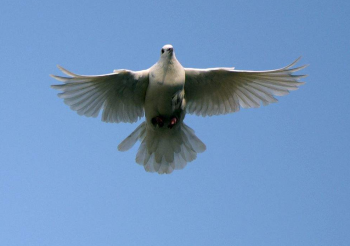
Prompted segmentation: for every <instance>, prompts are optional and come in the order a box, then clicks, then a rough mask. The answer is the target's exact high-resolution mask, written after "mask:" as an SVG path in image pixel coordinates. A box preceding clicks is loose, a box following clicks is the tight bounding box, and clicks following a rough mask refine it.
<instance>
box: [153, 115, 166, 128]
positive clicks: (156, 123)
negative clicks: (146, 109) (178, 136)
mask: <svg viewBox="0 0 350 246" xmlns="http://www.w3.org/2000/svg"><path fill="white" fill-rule="evenodd" d="M151 122H152V124H153V125H154V126H155V127H163V126H164V119H163V117H161V116H156V117H154V118H152V120H151Z"/></svg>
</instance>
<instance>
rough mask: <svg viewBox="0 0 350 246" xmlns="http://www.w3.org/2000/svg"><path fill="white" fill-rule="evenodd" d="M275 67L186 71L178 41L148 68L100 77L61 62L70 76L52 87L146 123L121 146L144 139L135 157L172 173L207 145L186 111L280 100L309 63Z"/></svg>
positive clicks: (91, 106) (94, 108)
mask: <svg viewBox="0 0 350 246" xmlns="http://www.w3.org/2000/svg"><path fill="white" fill-rule="evenodd" d="M298 60H299V59H297V60H296V61H295V62H293V63H292V64H290V65H288V66H286V67H284V68H281V69H276V70H268V71H241V70H235V69H234V68H210V69H194V68H183V67H182V66H181V64H180V63H179V62H178V60H177V59H176V57H175V53H174V50H173V47H172V46H171V45H165V46H163V48H162V50H161V56H160V59H159V61H158V62H157V63H156V64H155V65H153V66H152V67H151V68H149V69H147V70H142V71H130V70H114V72H113V73H110V74H105V75H97V76H86V75H78V74H74V73H72V72H69V71H68V70H66V69H64V68H62V67H60V66H59V67H58V68H59V69H60V70H61V71H62V72H63V73H65V74H66V75H68V76H69V77H61V76H56V75H52V77H54V78H55V79H57V80H60V81H62V82H64V84H61V85H52V88H54V89H58V90H61V91H62V93H60V94H58V96H59V97H60V98H63V99H64V102H65V103H66V104H67V105H69V106H70V108H71V109H72V110H75V111H77V113H78V114H80V115H85V116H87V117H97V116H98V115H99V112H100V111H101V110H102V121H105V122H116V123H118V122H136V121H137V120H139V119H140V118H142V117H143V116H144V115H145V116H146V120H145V121H144V122H143V123H142V124H141V125H139V126H138V127H137V128H136V129H135V131H134V132H132V133H131V134H130V135H129V136H128V137H127V138H126V139H125V140H124V141H123V142H122V143H121V144H120V145H119V146H118V149H119V150H120V151H126V150H128V149H130V148H131V147H132V146H133V145H134V144H135V143H136V142H137V141H140V142H141V145H140V147H139V150H138V153H137V156H136V162H137V163H139V164H141V165H143V166H144V168H145V170H146V171H149V172H158V173H171V172H172V171H173V170H175V169H182V168H184V167H185V166H186V164H187V162H191V161H193V160H194V159H196V157H197V153H201V152H203V151H205V149H206V147H205V145H204V143H202V141H201V140H199V139H198V138H197V137H196V135H195V133H194V131H193V130H192V129H191V128H190V127H188V126H187V125H186V124H185V123H184V122H183V120H184V118H185V114H186V113H190V114H196V115H201V116H211V115H219V114H227V113H232V112H236V111H238V110H239V109H240V107H243V108H252V107H259V106H260V105H261V103H262V104H263V105H268V104H270V103H273V102H277V99H276V98H275V97H274V96H284V95H286V94H288V93H289V91H292V90H296V89H298V86H300V85H302V84H303V83H302V82H299V79H300V78H302V77H305V76H306V75H293V73H294V72H296V71H299V70H301V69H303V68H305V67H306V66H301V67H297V68H293V66H294V65H295V64H296V63H297V62H298Z"/></svg>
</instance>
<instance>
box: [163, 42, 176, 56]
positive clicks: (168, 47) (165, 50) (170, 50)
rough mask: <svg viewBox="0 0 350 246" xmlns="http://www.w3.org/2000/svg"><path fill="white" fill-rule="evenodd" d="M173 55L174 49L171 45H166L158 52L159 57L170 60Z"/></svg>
mask: <svg viewBox="0 0 350 246" xmlns="http://www.w3.org/2000/svg"><path fill="white" fill-rule="evenodd" d="M173 54H174V48H173V46H172V45H171V44H166V45H164V46H163V47H162V49H161V50H160V57H164V58H167V57H169V58H171V57H172V56H173Z"/></svg>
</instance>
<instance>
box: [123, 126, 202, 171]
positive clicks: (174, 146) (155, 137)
mask: <svg viewBox="0 0 350 246" xmlns="http://www.w3.org/2000/svg"><path fill="white" fill-rule="evenodd" d="M180 124H181V125H179V127H178V128H176V129H175V128H173V129H168V128H167V129H159V130H154V129H153V128H152V129H147V125H146V122H143V123H142V124H141V125H140V126H138V127H137V128H136V129H135V131H134V132H132V133H131V134H130V135H129V136H128V137H127V138H126V139H125V140H124V141H123V142H122V143H121V144H120V145H119V146H118V149H119V150H120V151H126V150H128V149H130V148H131V147H132V146H133V145H134V144H135V143H136V141H137V140H139V141H141V145H140V147H139V150H138V152H137V155H136V162H137V163H138V164H140V165H143V166H144V168H145V170H146V171H147V172H158V173H159V174H163V173H171V172H172V171H174V170H178V169H183V168H184V167H185V166H186V164H187V162H191V161H193V160H194V159H196V158H197V153H201V152H203V151H205V149H206V147H205V144H204V143H203V142H202V141H201V140H199V139H198V138H197V136H196V135H195V133H194V131H193V130H192V129H191V128H190V127H189V126H187V125H186V124H184V123H180Z"/></svg>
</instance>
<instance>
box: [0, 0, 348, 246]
mask: <svg viewBox="0 0 350 246" xmlns="http://www.w3.org/2000/svg"><path fill="white" fill-rule="evenodd" d="M349 10H350V3H349V1H215V2H214V1H148V2H147V1H123V2H120V1H65V0H63V1H31V0H28V1H7V0H5V1H2V3H1V10H0V12H1V14H0V22H1V25H0V30H1V38H0V54H1V58H0V71H1V75H2V79H1V90H0V112H1V119H0V136H1V137H0V244H1V245H7V246H12V245H16V246H20V245H26V246H30V245H35V246H39V245H50V246H56V245H84V246H89V245H269V246H271V245H348V244H349V241H350V233H349V228H350V210H349V208H350V196H349V195H350V165H349V160H350V151H349V146H350V141H349V138H350V131H349V125H350V114H349V108H348V107H349V104H350V99H349V93H350V83H349V82H350V81H349V79H350V69H349V61H350V52H349V45H350V42H349V40H350V32H349V25H350V18H349V16H348V13H349ZM167 43H171V44H173V46H174V48H175V51H176V55H177V58H178V59H179V61H180V62H181V63H182V65H183V66H185V67H197V68H207V67H218V66H224V67H228V66H235V67H236V68H237V69H249V70H264V69H275V68H280V67H282V66H285V65H287V64H289V63H290V62H292V61H293V60H294V59H296V58H297V57H299V56H300V55H302V56H303V58H302V60H301V61H300V64H310V66H309V67H308V68H306V69H305V70H303V72H305V73H307V74H309V77H307V78H306V79H305V81H306V82H307V83H306V84H305V85H304V86H302V87H301V88H300V89H299V90H298V91H295V92H292V93H291V94H290V95H288V96H286V97H282V98H279V102H278V103H277V104H273V105H269V106H267V107H262V108H259V109H245V110H241V111H240V112H238V113H235V114H230V115H225V116H216V117H206V118H201V117H196V116H191V115H188V116H187V117H186V119H185V122H186V123H187V124H188V125H189V126H191V127H192V128H193V129H194V130H195V131H196V134H197V136H198V137H199V138H200V139H201V140H202V141H203V142H205V143H206V145H207V151H206V152H204V153H203V154H200V155H199V156H198V158H197V160H196V161H194V162H192V163H189V164H188V165H187V167H186V168H185V169H184V170H181V171H175V172H174V173H172V174H171V175H158V174H152V173H147V172H145V171H144V170H143V168H142V167H141V166H139V165H137V164H136V163H135V161H134V159H135V155H136V151H137V147H136V146H135V147H134V148H133V149H132V150H130V151H128V152H124V153H122V152H118V151H117V145H118V144H119V143H120V142H121V141H122V140H123V139H124V138H125V137H126V136H127V135H128V134H129V133H130V132H131V131H133V129H135V128H136V127H137V125H138V124H139V123H140V122H141V121H140V122H139V123H136V124H106V123H103V122H101V120H100V119H92V118H86V117H81V116H78V115H77V114H76V113H75V112H73V111H71V110H70V109H69V108H68V107H67V106H66V105H64V103H63V102H62V101H61V99H59V98H58V97H57V96H56V94H57V92H56V91H54V90H52V89H51V88H50V87H49V86H50V85H51V84H54V83H56V81H54V80H53V79H52V78H50V77H49V76H48V75H49V74H59V71H58V69H57V68H56V65H57V64H60V65H62V66H64V67H66V68H68V69H70V70H72V71H73V72H76V73H80V74H103V73H109V72H111V71H112V70H113V69H117V68H127V69H132V70H140V69H145V68H148V67H150V66H152V65H153V64H154V63H155V62H156V61H157V60H158V58H159V51H160V48H161V47H162V46H163V45H164V44H167Z"/></svg>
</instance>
